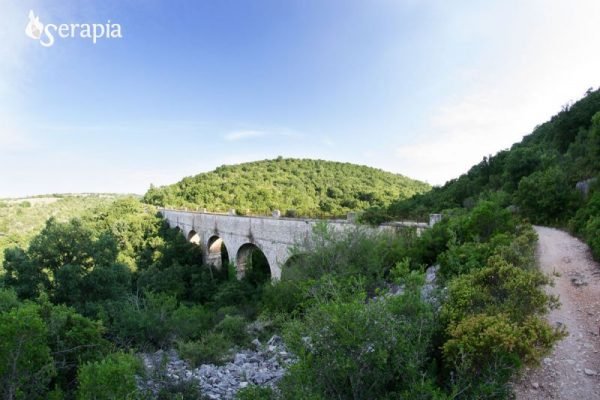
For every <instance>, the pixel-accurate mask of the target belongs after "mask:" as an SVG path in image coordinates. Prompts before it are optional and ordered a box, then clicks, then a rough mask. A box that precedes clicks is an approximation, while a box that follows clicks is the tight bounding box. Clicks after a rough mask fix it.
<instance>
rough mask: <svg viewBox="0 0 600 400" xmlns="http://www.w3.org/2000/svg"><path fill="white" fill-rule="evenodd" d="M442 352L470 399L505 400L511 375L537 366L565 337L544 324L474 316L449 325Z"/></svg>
mask: <svg viewBox="0 0 600 400" xmlns="http://www.w3.org/2000/svg"><path fill="white" fill-rule="evenodd" d="M448 334H449V336H450V339H449V340H448V341H447V342H446V343H445V344H444V346H443V352H444V358H445V361H446V363H447V364H449V365H450V366H452V369H453V370H454V372H455V377H454V379H455V382H454V384H455V385H456V384H458V387H462V388H463V389H464V388H465V387H466V393H465V394H466V395H467V397H469V398H497V399H504V398H505V397H506V394H507V392H508V387H507V384H508V381H509V379H510V377H511V375H512V371H514V370H515V369H518V368H519V367H520V366H521V365H522V364H523V363H531V362H537V361H538V360H539V359H540V358H541V357H542V356H543V355H545V354H546V353H548V352H549V351H550V350H551V349H552V346H553V345H554V343H556V342H557V341H558V340H559V339H561V338H562V337H563V336H564V335H565V333H564V332H562V331H558V330H555V329H552V328H551V327H550V326H549V325H548V323H547V322H546V321H545V320H542V319H540V318H538V317H536V316H531V317H527V319H526V320H525V321H523V322H522V323H521V324H518V323H515V322H512V321H511V319H510V318H509V317H508V316H507V315H506V314H497V315H493V316H491V315H485V314H479V315H473V316H469V317H466V318H464V319H463V320H461V321H459V322H457V323H455V324H451V325H450V327H449V328H448Z"/></svg>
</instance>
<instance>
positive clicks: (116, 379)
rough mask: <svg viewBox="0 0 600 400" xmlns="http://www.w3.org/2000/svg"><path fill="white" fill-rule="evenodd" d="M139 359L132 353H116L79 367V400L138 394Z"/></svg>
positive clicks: (130, 396)
mask: <svg viewBox="0 0 600 400" xmlns="http://www.w3.org/2000/svg"><path fill="white" fill-rule="evenodd" d="M139 368H140V364H139V360H138V359H137V358H136V357H134V356H133V355H131V354H126V353H114V354H111V355H109V356H108V357H106V358H105V359H103V360H102V361H96V362H91V363H86V364H85V365H83V366H82V367H80V368H79V373H78V375H77V378H78V380H79V388H78V390H77V399H78V400H104V399H106V400H117V399H131V398H134V397H135V396H136V393H137V386H136V381H135V373H136V371H138V369H139Z"/></svg>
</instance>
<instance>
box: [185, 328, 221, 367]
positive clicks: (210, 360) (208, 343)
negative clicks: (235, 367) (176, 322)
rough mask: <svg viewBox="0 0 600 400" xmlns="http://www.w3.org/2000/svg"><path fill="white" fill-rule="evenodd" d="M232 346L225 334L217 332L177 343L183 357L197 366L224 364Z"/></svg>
mask: <svg viewBox="0 0 600 400" xmlns="http://www.w3.org/2000/svg"><path fill="white" fill-rule="evenodd" d="M232 346H233V344H232V343H231V342H230V341H229V340H228V339H227V338H226V337H225V335H223V334H222V333H215V332H210V333H207V334H206V335H204V336H202V337H201V338H200V339H199V340H195V341H188V342H183V341H181V342H178V343H177V348H178V350H179V353H180V354H181V357H183V358H184V359H185V360H187V361H188V362H189V363H190V364H191V365H192V366H195V367H197V366H199V365H201V364H222V363H223V361H224V358H225V355H226V354H227V352H228V351H229V349H230V348H231V347H232Z"/></svg>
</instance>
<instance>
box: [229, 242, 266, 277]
mask: <svg viewBox="0 0 600 400" xmlns="http://www.w3.org/2000/svg"><path fill="white" fill-rule="evenodd" d="M235 266H236V269H237V276H238V279H240V278H242V277H244V276H247V277H248V278H250V279H252V280H253V281H256V282H255V283H264V282H266V281H269V280H270V279H271V274H272V273H271V263H270V262H269V259H268V258H267V256H266V254H265V253H264V252H263V251H262V249H261V248H260V247H258V246H257V245H255V244H253V243H246V244H243V245H242V246H241V247H240V248H239V249H238V252H237V256H236V258H235Z"/></svg>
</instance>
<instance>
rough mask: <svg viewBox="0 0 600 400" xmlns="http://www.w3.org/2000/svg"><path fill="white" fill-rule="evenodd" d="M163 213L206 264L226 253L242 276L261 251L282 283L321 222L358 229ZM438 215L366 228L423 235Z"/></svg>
mask: <svg viewBox="0 0 600 400" xmlns="http://www.w3.org/2000/svg"><path fill="white" fill-rule="evenodd" d="M160 213H161V214H162V215H163V217H164V218H165V219H166V220H167V222H168V223H169V225H170V226H171V227H172V228H179V229H180V230H181V232H182V233H183V234H184V235H185V237H186V238H187V240H188V241H190V242H192V243H196V244H198V245H199V246H201V247H202V254H203V257H204V262H205V263H207V264H213V265H215V266H217V267H220V266H221V262H222V261H221V260H222V258H221V248H222V246H223V245H224V246H225V248H226V249H227V254H228V257H229V260H230V261H231V262H233V263H234V264H235V266H236V269H237V271H238V277H240V276H243V274H244V269H245V266H246V262H247V260H248V259H249V256H250V255H251V254H252V252H253V251H255V250H256V249H257V248H258V249H260V250H261V251H262V253H263V254H264V255H265V257H266V259H267V261H268V262H269V267H270V269H271V277H272V278H274V279H279V278H280V277H281V268H282V267H283V265H284V264H285V263H286V261H287V260H288V259H289V258H290V248H291V247H292V246H294V245H299V244H301V243H306V241H307V240H308V239H309V238H310V236H311V233H312V231H313V227H314V226H315V225H316V224H317V223H319V222H322V221H326V223H327V224H328V225H329V226H331V227H332V228H333V229H334V230H339V231H342V230H346V229H351V228H352V227H355V226H356V224H355V223H354V222H352V218H351V217H349V219H348V220H319V219H299V218H281V217H279V213H278V212H275V213H274V216H273V217H257V216H239V215H235V214H234V213H233V212H232V213H230V214H217V213H208V212H192V211H180V210H170V209H161V210H160ZM440 218H441V216H440V215H439V214H432V216H431V217H430V223H429V224H426V223H418V222H412V221H404V222H390V223H386V224H383V225H380V226H378V227H374V228H366V229H370V230H373V231H374V232H377V231H383V232H395V231H397V230H399V229H406V228H407V227H408V228H412V229H416V231H417V234H420V233H421V231H422V230H423V229H426V228H428V227H430V226H431V225H433V224H434V223H435V222H437V221H439V219H440Z"/></svg>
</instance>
